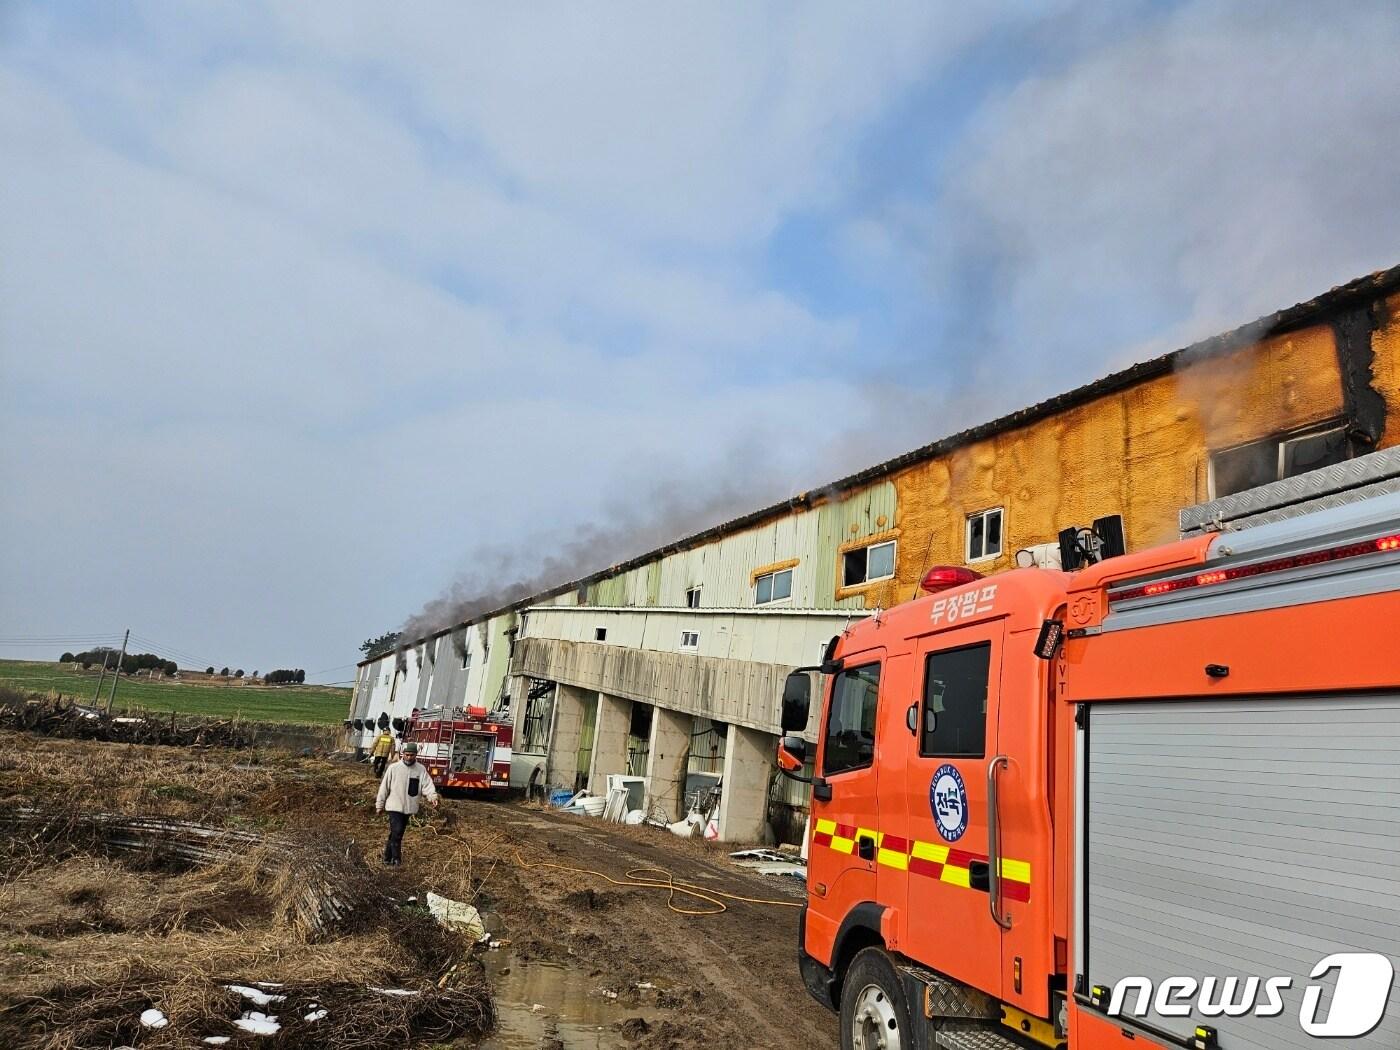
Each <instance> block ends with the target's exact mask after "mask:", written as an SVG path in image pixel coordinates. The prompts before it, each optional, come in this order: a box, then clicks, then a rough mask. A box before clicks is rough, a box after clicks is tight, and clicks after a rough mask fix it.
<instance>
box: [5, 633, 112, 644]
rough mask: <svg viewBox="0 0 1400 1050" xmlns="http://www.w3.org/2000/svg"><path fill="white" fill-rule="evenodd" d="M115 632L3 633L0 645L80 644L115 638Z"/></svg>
mask: <svg viewBox="0 0 1400 1050" xmlns="http://www.w3.org/2000/svg"><path fill="white" fill-rule="evenodd" d="M117 637H119V636H118V635H116V634H80V635H71V634H70V635H54V636H52V637H32V638H26V637H23V636H17V635H5V636H3V637H0V645H80V644H83V643H85V642H101V641H104V640H106V639H108V638H117Z"/></svg>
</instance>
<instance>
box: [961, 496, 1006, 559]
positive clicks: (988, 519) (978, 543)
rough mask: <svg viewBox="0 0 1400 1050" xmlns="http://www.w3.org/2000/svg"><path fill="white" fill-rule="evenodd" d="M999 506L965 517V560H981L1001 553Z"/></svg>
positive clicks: (1000, 514)
mask: <svg viewBox="0 0 1400 1050" xmlns="http://www.w3.org/2000/svg"><path fill="white" fill-rule="evenodd" d="M1001 517H1002V512H1001V508H1000V507H996V508H993V509H992V510H984V511H980V512H978V513H977V514H972V515H969V516H968V519H967V560H968V561H981V560H982V559H983V558H995V557H997V556H998V555H1000V554H1001Z"/></svg>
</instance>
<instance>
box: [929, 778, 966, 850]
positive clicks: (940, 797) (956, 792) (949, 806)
mask: <svg viewBox="0 0 1400 1050" xmlns="http://www.w3.org/2000/svg"><path fill="white" fill-rule="evenodd" d="M928 804H929V809H931V810H932V811H933V823H934V826H936V827H937V828H938V833H939V834H940V835H942V836H943V838H944V839H946V840H947V841H948V842H957V841H958V839H960V838H962V837H963V832H965V831H966V830H967V788H966V787H964V786H963V778H962V774H961V773H959V772H958V771H957V769H956V768H955V767H954V766H948V765H944V766H939V767H938V768H937V769H936V770H934V773H933V779H932V780H930V781H929V785H928Z"/></svg>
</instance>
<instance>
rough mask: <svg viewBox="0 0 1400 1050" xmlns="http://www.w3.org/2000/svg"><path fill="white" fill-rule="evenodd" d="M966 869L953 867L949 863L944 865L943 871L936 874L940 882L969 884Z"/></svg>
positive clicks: (958, 884)
mask: <svg viewBox="0 0 1400 1050" xmlns="http://www.w3.org/2000/svg"><path fill="white" fill-rule="evenodd" d="M968 874H969V873H968V870H967V869H966V868H954V867H952V866H951V865H944V867H943V873H942V874H941V875H939V876H938V878H939V880H940V881H941V882H950V883H952V884H953V885H954V886H969V887H970V886H971V885H972V883H971V882H970V881H969V880H968Z"/></svg>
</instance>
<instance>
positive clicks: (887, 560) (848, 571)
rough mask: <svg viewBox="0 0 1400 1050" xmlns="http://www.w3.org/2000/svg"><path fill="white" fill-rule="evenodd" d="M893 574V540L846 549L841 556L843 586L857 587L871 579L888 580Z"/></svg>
mask: <svg viewBox="0 0 1400 1050" xmlns="http://www.w3.org/2000/svg"><path fill="white" fill-rule="evenodd" d="M893 575H894V541H893V540H891V541H890V542H888V543H876V544H873V545H871V546H869V547H860V548H858V549H856V550H853V551H847V552H846V553H845V554H844V555H842V556H841V582H842V586H845V587H859V586H860V585H861V584H862V583H870V582H872V581H873V580H888V579H889V578H890V577H891V576H893Z"/></svg>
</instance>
